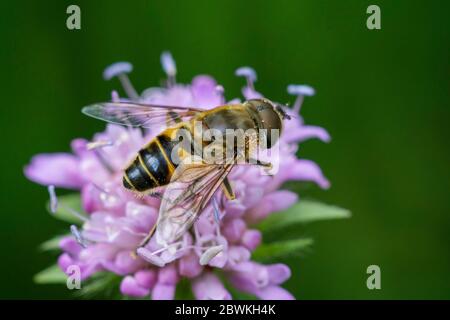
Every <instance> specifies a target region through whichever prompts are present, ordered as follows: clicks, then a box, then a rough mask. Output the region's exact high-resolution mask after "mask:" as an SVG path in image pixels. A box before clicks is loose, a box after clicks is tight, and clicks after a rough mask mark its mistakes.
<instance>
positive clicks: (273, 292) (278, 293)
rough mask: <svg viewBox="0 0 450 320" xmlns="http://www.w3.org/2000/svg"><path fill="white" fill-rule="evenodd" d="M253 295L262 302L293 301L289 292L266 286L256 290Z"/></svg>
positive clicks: (277, 287)
mask: <svg viewBox="0 0 450 320" xmlns="http://www.w3.org/2000/svg"><path fill="white" fill-rule="evenodd" d="M254 294H255V295H256V296H257V297H258V298H260V299H262V300H295V298H294V296H293V295H292V294H291V293H289V291H287V290H286V289H283V288H281V287H279V286H267V287H265V288H262V289H259V290H256V291H255V292H254Z"/></svg>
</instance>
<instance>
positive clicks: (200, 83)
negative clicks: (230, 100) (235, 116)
mask: <svg viewBox="0 0 450 320" xmlns="http://www.w3.org/2000/svg"><path fill="white" fill-rule="evenodd" d="M216 87H217V83H216V81H215V80H214V79H213V78H211V77H210V76H206V75H200V76H196V77H195V78H194V79H193V80H192V86H191V90H192V95H193V97H194V99H195V102H196V105H197V106H199V107H217V106H219V105H221V104H223V102H224V101H223V97H222V95H221V93H220V92H218V91H217V90H216Z"/></svg>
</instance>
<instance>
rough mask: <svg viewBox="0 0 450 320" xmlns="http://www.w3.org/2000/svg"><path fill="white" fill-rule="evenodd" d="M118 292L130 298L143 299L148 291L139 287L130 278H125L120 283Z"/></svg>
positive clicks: (133, 279) (134, 280)
mask: <svg viewBox="0 0 450 320" xmlns="http://www.w3.org/2000/svg"><path fill="white" fill-rule="evenodd" d="M120 292H121V293H122V294H124V295H126V296H130V297H145V296H147V295H148V294H149V293H150V290H149V289H147V288H143V287H141V286H140V285H139V284H138V283H137V281H136V279H135V278H133V277H132V276H126V277H125V278H123V280H122V282H121V283H120Z"/></svg>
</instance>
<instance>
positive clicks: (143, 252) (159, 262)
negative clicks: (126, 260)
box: [136, 248, 166, 268]
mask: <svg viewBox="0 0 450 320" xmlns="http://www.w3.org/2000/svg"><path fill="white" fill-rule="evenodd" d="M136 252H137V254H138V256H140V257H141V258H142V259H144V260H145V261H148V262H150V263H151V264H154V265H155V266H158V267H161V268H162V267H164V266H165V265H166V263H165V262H164V260H163V259H161V258H160V257H158V256H157V255H155V254H154V253H152V252H150V250H148V249H146V248H138V249H137V251H136Z"/></svg>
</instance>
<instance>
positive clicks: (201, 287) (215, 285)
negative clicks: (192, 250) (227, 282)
mask: <svg viewBox="0 0 450 320" xmlns="http://www.w3.org/2000/svg"><path fill="white" fill-rule="evenodd" d="M192 291H193V292H194V296H195V298H196V299H197V300H231V295H230V293H229V292H228V291H227V290H226V289H225V287H224V286H223V284H222V282H221V281H220V280H219V278H218V277H217V276H216V275H214V274H213V273H211V272H207V273H204V274H203V275H201V276H200V277H198V278H196V279H195V280H194V281H193V282H192Z"/></svg>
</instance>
